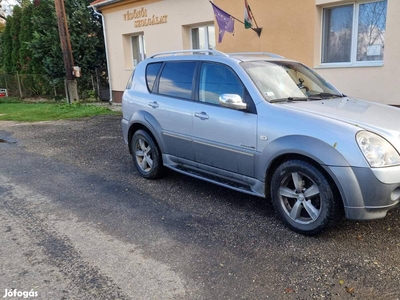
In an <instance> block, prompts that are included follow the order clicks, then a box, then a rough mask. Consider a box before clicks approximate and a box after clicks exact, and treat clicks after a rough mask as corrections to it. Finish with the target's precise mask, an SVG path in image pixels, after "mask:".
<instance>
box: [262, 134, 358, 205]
mask: <svg viewBox="0 0 400 300" xmlns="http://www.w3.org/2000/svg"><path fill="white" fill-rule="evenodd" d="M290 154H295V155H296V154H297V155H301V156H304V157H307V158H310V159H311V160H313V161H315V162H317V163H318V164H319V165H321V166H322V168H324V170H325V171H326V172H327V173H328V174H329V176H330V177H331V178H332V180H333V181H334V182H335V184H336V186H337V188H338V189H339V193H340V194H341V197H342V200H343V203H344V205H345V206H347V205H348V204H349V202H351V203H352V205H354V206H363V205H364V202H363V200H362V199H363V197H362V193H361V190H360V187H359V185H358V182H357V179H356V176H355V174H354V172H353V170H352V168H351V167H350V165H349V163H348V162H347V160H346V159H345V158H344V157H343V156H342V155H341V154H340V153H339V152H338V151H337V150H336V149H335V148H334V147H333V146H331V145H329V144H327V143H325V142H323V141H321V140H319V139H316V138H312V137H308V136H302V135H290V136H285V137H281V138H278V139H276V140H274V141H272V142H271V143H269V144H268V145H267V146H266V147H265V148H264V150H263V151H262V152H261V153H258V154H257V155H259V156H260V157H258V158H257V159H258V160H259V161H260V164H258V165H256V178H257V179H259V180H261V181H265V178H266V174H267V173H268V172H270V171H271V170H270V167H271V165H272V164H273V162H274V161H275V160H276V159H278V158H279V157H282V156H284V155H290ZM327 166H329V167H327ZM343 172H344V173H346V176H345V177H346V178H347V182H343V181H341V177H342V175H343ZM349 185H351V186H352V191H353V192H354V194H352V195H347V194H346V193H345V190H346V189H344V186H346V187H348V186H349ZM350 198H351V201H349V200H350Z"/></svg>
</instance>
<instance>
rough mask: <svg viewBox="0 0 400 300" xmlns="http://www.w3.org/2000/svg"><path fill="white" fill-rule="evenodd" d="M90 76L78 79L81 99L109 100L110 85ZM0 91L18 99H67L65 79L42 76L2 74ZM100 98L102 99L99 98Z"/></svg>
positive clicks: (0, 76) (99, 78) (94, 76)
mask: <svg viewBox="0 0 400 300" xmlns="http://www.w3.org/2000/svg"><path fill="white" fill-rule="evenodd" d="M97 74H98V72H96V74H95V75H92V74H88V75H85V76H82V77H80V78H77V84H78V94H79V98H80V99H87V98H96V99H99V100H102V101H106V100H109V97H108V93H104V90H107V89H108V84H107V82H105V80H104V78H101V77H100V76H96V75H97ZM0 89H6V90H7V94H8V96H9V97H17V98H36V97H43V98H53V99H56V100H61V99H64V98H65V97H66V93H65V82H64V79H60V78H56V79H49V78H48V77H47V76H44V75H41V74H18V73H17V74H5V73H0ZM99 96H100V97H99Z"/></svg>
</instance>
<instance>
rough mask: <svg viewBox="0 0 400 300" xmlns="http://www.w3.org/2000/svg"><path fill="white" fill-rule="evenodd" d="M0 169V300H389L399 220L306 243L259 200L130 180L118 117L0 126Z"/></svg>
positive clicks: (399, 248) (394, 284)
mask: <svg viewBox="0 0 400 300" xmlns="http://www.w3.org/2000/svg"><path fill="white" fill-rule="evenodd" d="M0 162H1V164H0V237H1V244H0V293H1V294H0V297H3V296H4V295H5V293H6V289H7V293H8V294H9V295H13V296H12V297H6V298H5V299H22V298H23V296H21V297H18V293H20V294H19V295H23V294H22V293H23V292H31V293H37V297H36V294H35V296H33V297H31V298H30V299H400V286H399V282H400V226H399V215H400V212H399V210H397V209H396V210H393V211H392V212H391V213H390V214H389V215H388V216H387V217H386V218H385V219H382V220H377V221H370V222H362V223H358V222H354V221H346V220H344V221H343V222H342V223H341V224H340V226H339V227H338V228H335V229H333V230H330V231H328V232H327V233H324V234H322V235H319V236H317V237H305V236H302V235H299V234H296V233H294V232H292V231H290V230H289V229H287V228H286V227H284V225H283V224H282V223H281V222H280V221H279V219H278V218H277V216H276V215H275V213H274V211H273V208H272V206H271V205H269V204H268V203H266V202H265V201H264V200H263V199H260V198H256V197H251V196H248V195H245V194H240V193H237V192H234V191H230V190H227V189H224V188H221V187H217V186H214V185H211V184H209V183H206V182H202V181H199V180H196V179H192V178H190V177H187V176H183V175H180V174H177V173H174V172H170V174H169V176H167V177H166V178H164V179H161V180H157V181H150V180H145V179H142V178H141V177H139V176H138V174H137V173H136V171H135V169H134V166H133V164H132V161H131V157H130V156H129V153H128V149H127V147H126V146H125V144H124V142H123V140H122V137H121V133H120V118H119V117H118V116H103V117H95V118H89V119H82V120H72V121H57V122H41V123H31V124H27V123H14V122H0ZM15 289H16V290H15ZM13 293H14V294H13ZM14 295H17V297H14ZM31 295H34V294H31Z"/></svg>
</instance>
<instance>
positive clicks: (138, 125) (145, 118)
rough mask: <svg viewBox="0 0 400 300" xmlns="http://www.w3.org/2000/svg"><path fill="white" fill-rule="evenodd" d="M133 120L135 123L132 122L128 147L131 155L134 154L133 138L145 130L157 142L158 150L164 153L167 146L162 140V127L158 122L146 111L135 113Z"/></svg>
mask: <svg viewBox="0 0 400 300" xmlns="http://www.w3.org/2000/svg"><path fill="white" fill-rule="evenodd" d="M131 120H134V121H132V122H131V124H130V126H129V130H128V146H129V152H130V154H132V147H131V144H132V137H133V135H134V134H135V132H136V131H138V130H140V129H142V130H145V131H146V132H147V133H148V134H150V135H151V137H152V138H153V139H154V140H155V142H156V144H157V147H158V149H159V150H160V151H161V153H164V151H163V150H164V149H165V146H164V144H163V142H162V139H161V134H162V133H161V125H160V124H159V123H158V122H157V120H156V119H155V118H154V117H153V116H152V115H150V114H149V113H147V112H145V111H137V112H135V113H134V114H133V115H132V117H131Z"/></svg>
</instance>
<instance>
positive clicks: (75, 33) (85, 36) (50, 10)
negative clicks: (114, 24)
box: [0, 0, 106, 89]
mask: <svg viewBox="0 0 400 300" xmlns="http://www.w3.org/2000/svg"><path fill="white" fill-rule="evenodd" d="M0 1H1V0H0ZM3 1H4V0H3ZM19 2H20V5H19V6H15V7H14V11H13V14H12V16H8V17H7V22H6V27H5V30H4V33H3V34H2V38H1V41H0V42H1V46H0V51H2V52H1V54H2V55H1V56H2V57H1V58H0V63H1V65H2V66H3V68H4V70H5V71H6V72H8V73H11V72H16V71H18V72H21V73H26V74H28V73H33V74H45V75H46V76H47V77H48V78H49V80H52V81H53V84H55V83H57V82H62V81H64V77H65V70H64V64H63V59H62V52H61V46H60V38H59V33H58V27H57V18H56V13H55V7H54V0H40V1H39V0H35V1H33V2H32V1H30V0H21V1H19ZM90 2H92V0H69V1H66V3H65V8H66V14H67V21H68V26H69V32H70V36H71V44H72V50H73V56H74V61H75V65H78V66H80V67H81V69H82V73H83V75H88V74H94V73H95V70H96V68H99V67H105V66H106V57H105V48H104V39H103V28H102V23H101V19H100V18H99V17H98V16H97V15H96V14H94V12H93V11H92V10H91V9H88V8H87V7H88V6H89V4H90ZM89 78H90V76H89ZM81 85H83V89H90V88H91V81H90V80H85V79H83V78H82V79H79V86H81Z"/></svg>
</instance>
